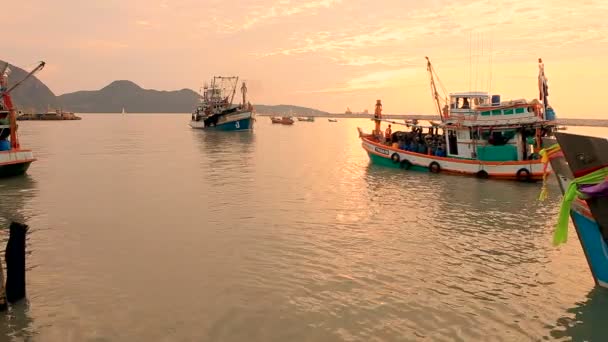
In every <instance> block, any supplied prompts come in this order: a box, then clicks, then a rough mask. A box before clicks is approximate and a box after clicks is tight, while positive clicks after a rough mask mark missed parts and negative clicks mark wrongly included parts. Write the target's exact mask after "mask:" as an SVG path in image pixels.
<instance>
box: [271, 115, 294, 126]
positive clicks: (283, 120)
mask: <svg viewBox="0 0 608 342" xmlns="http://www.w3.org/2000/svg"><path fill="white" fill-rule="evenodd" d="M270 120H271V121H272V123H273V124H282V125H293V122H294V121H293V119H292V118H290V117H288V116H283V117H272V118H270Z"/></svg>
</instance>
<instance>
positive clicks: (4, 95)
mask: <svg viewBox="0 0 608 342" xmlns="http://www.w3.org/2000/svg"><path fill="white" fill-rule="evenodd" d="M44 65H45V63H44V62H40V64H38V66H37V67H36V68H34V70H32V71H31V72H30V73H29V74H27V76H26V77H25V78H23V79H22V80H20V81H18V82H16V83H15V84H13V85H12V86H9V82H8V77H9V74H10V68H9V65H8V63H4V64H0V177H10V176H17V175H22V174H24V173H25V172H26V171H27V169H28V168H29V167H30V164H31V163H32V162H33V161H35V160H36V159H35V158H34V154H33V153H32V151H30V150H26V149H23V148H21V144H20V143H19V138H18V135H17V128H18V126H17V113H16V110H15V107H14V105H13V100H12V98H11V92H12V91H13V90H14V89H16V88H17V87H19V86H20V85H21V84H23V82H24V81H26V80H27V79H29V78H30V77H31V76H33V75H34V74H35V73H36V72H38V71H40V70H42V68H43V67H44Z"/></svg>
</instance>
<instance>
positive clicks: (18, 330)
mask: <svg viewBox="0 0 608 342" xmlns="http://www.w3.org/2000/svg"><path fill="white" fill-rule="evenodd" d="M29 311H30V307H29V302H28V301H27V300H22V301H19V302H18V303H15V304H13V305H11V306H10V308H9V310H8V311H7V312H3V313H0V336H6V337H8V339H9V341H30V340H32V339H33V338H34V336H35V335H36V331H35V329H34V324H33V323H34V321H33V319H32V317H31V316H30V312H29Z"/></svg>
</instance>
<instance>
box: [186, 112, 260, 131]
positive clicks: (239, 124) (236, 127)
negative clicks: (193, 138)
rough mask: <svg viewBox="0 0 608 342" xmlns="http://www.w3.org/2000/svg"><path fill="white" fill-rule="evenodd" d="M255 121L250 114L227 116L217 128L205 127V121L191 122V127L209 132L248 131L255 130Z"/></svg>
mask: <svg viewBox="0 0 608 342" xmlns="http://www.w3.org/2000/svg"><path fill="white" fill-rule="evenodd" d="M254 122H255V119H254V117H253V114H252V113H250V112H246V113H237V114H234V115H226V116H225V117H224V118H222V119H221V121H220V122H218V123H217V125H215V126H205V122H204V121H203V120H200V121H190V127H192V128H194V129H204V130H209V131H225V132H229V131H248V130H252V129H253V124H254Z"/></svg>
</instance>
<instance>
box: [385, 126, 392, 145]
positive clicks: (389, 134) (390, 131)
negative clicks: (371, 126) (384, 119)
mask: <svg viewBox="0 0 608 342" xmlns="http://www.w3.org/2000/svg"><path fill="white" fill-rule="evenodd" d="M392 133H393V132H392V130H391V125H390V124H389V125H388V127H387V128H386V131H384V139H386V143H387V144H390V143H391V134H392Z"/></svg>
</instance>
